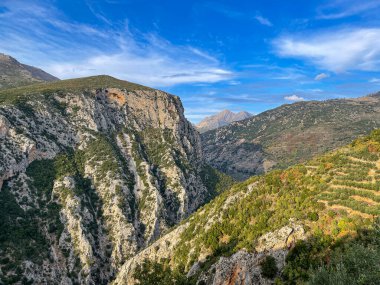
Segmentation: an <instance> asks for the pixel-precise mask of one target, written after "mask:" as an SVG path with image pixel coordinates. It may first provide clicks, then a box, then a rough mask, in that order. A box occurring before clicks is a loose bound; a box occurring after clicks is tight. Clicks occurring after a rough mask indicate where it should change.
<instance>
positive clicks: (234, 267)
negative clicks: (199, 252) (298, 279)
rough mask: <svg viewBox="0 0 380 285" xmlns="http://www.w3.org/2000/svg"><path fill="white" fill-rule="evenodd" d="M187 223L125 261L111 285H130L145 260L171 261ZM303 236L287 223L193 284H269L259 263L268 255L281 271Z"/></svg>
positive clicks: (223, 260) (196, 270)
mask: <svg viewBox="0 0 380 285" xmlns="http://www.w3.org/2000/svg"><path fill="white" fill-rule="evenodd" d="M187 226H189V224H188V223H186V224H183V225H181V226H179V227H178V228H176V229H175V230H174V231H172V232H170V233H169V234H167V235H165V236H164V237H162V238H161V239H159V240H157V241H156V242H155V243H153V244H152V245H150V246H149V247H147V248H146V249H144V250H143V251H141V252H140V253H138V254H137V255H136V256H134V257H133V258H131V259H130V260H128V262H126V264H124V266H123V267H122V269H121V270H120V273H119V274H118V276H117V278H116V279H115V281H114V283H113V284H115V285H116V284H118V285H123V284H134V283H135V280H134V279H133V277H132V276H133V272H134V269H135V267H136V265H138V264H141V263H142V262H144V260H146V259H149V260H152V261H157V262H159V261H160V260H161V259H162V258H164V259H171V257H172V256H171V255H172V254H173V251H174V249H175V248H176V245H177V243H178V240H179V236H180V235H181V233H182V232H183V230H184V228H186V227H187ZM306 238H307V235H306V233H305V230H304V228H303V225H302V224H300V223H298V222H296V221H294V220H290V221H289V224H288V225H286V226H284V227H282V228H280V229H278V230H276V231H273V232H268V233H267V234H265V235H263V236H261V237H260V238H259V239H258V240H257V246H256V248H255V252H253V253H249V252H247V251H245V250H240V251H238V252H237V253H235V254H234V255H232V256H230V257H221V258H220V259H219V260H218V261H217V262H216V263H214V264H213V265H212V266H211V267H210V269H209V270H207V271H206V272H202V273H201V274H200V276H199V277H198V282H197V284H207V285H232V284H241V285H267V284H268V285H269V284H272V283H273V280H270V279H267V278H265V277H263V276H262V274H261V266H260V264H261V262H262V261H263V260H264V259H265V257H267V256H268V255H269V256H272V257H274V259H275V260H276V265H277V268H278V270H279V272H281V270H282V269H283V268H284V266H285V257H286V255H287V253H288V251H289V249H290V248H291V247H293V246H294V244H295V242H296V241H298V240H305V239H306ZM202 262H203V260H202V258H201V259H199V260H198V261H196V262H195V263H194V264H193V265H192V266H191V267H190V269H189V271H188V274H187V276H188V277H191V276H193V275H195V274H197V273H199V271H200V268H201V267H200V264H201V263H202Z"/></svg>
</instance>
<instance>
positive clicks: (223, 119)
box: [196, 110, 252, 133]
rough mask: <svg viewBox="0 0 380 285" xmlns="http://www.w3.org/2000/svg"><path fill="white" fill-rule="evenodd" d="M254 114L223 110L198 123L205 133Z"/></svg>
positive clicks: (198, 126) (201, 131) (197, 126)
mask: <svg viewBox="0 0 380 285" xmlns="http://www.w3.org/2000/svg"><path fill="white" fill-rule="evenodd" d="M251 116H252V114H250V113H248V112H245V111H240V112H238V113H234V112H231V111H230V110H224V111H221V112H219V113H217V114H215V115H213V116H209V117H206V118H204V119H203V120H202V121H201V122H199V123H198V124H197V125H196V128H197V130H198V131H199V132H200V133H204V132H207V131H210V130H213V129H216V128H219V127H223V126H226V125H229V124H230V123H232V122H236V121H241V120H244V119H247V118H249V117H251Z"/></svg>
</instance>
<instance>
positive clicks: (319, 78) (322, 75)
mask: <svg viewBox="0 0 380 285" xmlns="http://www.w3.org/2000/svg"><path fill="white" fill-rule="evenodd" d="M328 77H330V75H328V74H326V73H320V74H317V75H316V76H315V77H314V80H317V81H320V80H322V79H325V78H328Z"/></svg>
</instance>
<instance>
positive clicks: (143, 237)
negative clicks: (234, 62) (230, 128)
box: [0, 76, 218, 284]
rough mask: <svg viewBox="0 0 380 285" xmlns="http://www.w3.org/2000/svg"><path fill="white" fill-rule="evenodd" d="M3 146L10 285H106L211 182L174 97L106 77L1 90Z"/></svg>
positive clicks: (197, 202)
mask: <svg viewBox="0 0 380 285" xmlns="http://www.w3.org/2000/svg"><path fill="white" fill-rule="evenodd" d="M0 148H1V150H0V188H1V191H0V205H1V207H0V208H1V210H0V229H1V230H0V256H1V260H0V269H1V270H0V278H1V279H0V280H2V282H3V283H5V284H8V283H12V282H16V281H19V282H21V281H22V282H23V283H28V282H29V283H35V284H76V283H80V284H107V283H108V282H109V281H110V280H112V278H113V276H114V275H115V273H116V272H117V271H118V269H119V267H120V265H122V264H123V263H124V262H125V261H126V260H127V259H128V258H130V257H132V256H133V255H134V254H135V253H136V252H138V251H139V250H141V249H142V248H144V247H145V246H146V245H147V244H148V243H149V242H151V241H153V240H155V239H156V238H157V237H159V236H160V235H161V234H162V233H163V232H164V231H166V230H167V229H168V228H169V227H171V226H173V225H175V224H176V223H178V222H179V221H180V220H181V219H183V218H184V217H187V216H188V215H189V214H190V213H192V212H193V211H194V210H196V209H197V208H198V207H199V206H201V205H202V204H204V203H205V202H206V201H208V200H209V199H210V198H212V193H211V192H210V191H208V189H207V187H206V186H205V185H206V184H207V185H208V184H216V183H218V178H215V177H216V176H215V175H214V173H213V172H212V171H210V170H209V169H208V168H205V167H204V166H203V163H202V160H201V148H200V138H199V135H198V132H197V131H195V130H194V129H193V127H192V125H191V124H190V123H189V122H188V121H187V120H186V119H185V117H184V115H183V107H182V105H181V102H180V100H179V98H178V97H176V96H172V95H169V94H167V93H164V92H162V91H158V90H154V89H150V88H147V87H144V86H140V85H137V84H133V83H129V82H125V81H120V80H117V79H114V78H112V77H108V76H96V77H89V78H82V79H74V80H64V81H58V82H54V83H44V84H34V85H30V86H26V87H20V88H14V89H8V90H4V91H1V92H0ZM203 178H204V179H203ZM21 279H22V280H21ZM0 283H1V282H0ZM29 283H28V284H29Z"/></svg>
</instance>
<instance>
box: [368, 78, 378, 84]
mask: <svg viewBox="0 0 380 285" xmlns="http://www.w3.org/2000/svg"><path fill="white" fill-rule="evenodd" d="M369 83H380V78H372V79H370V80H369Z"/></svg>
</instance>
